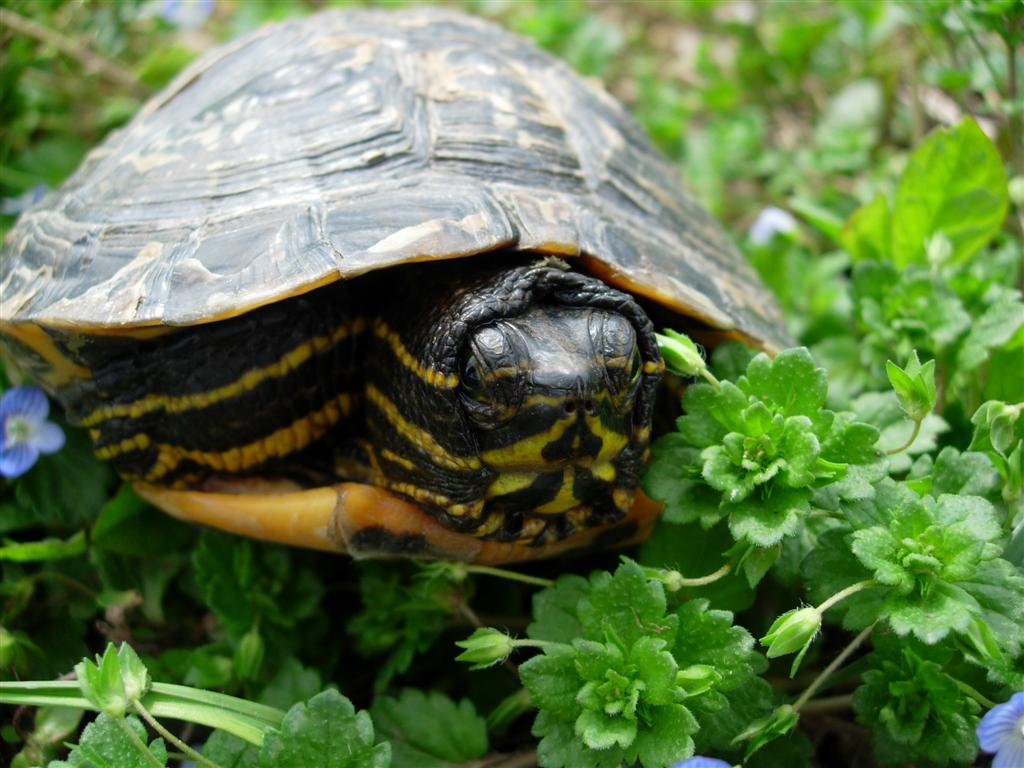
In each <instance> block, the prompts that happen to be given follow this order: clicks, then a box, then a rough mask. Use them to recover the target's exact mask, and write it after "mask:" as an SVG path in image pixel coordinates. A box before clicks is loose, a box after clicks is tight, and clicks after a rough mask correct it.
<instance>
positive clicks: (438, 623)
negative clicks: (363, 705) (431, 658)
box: [347, 563, 469, 692]
mask: <svg viewBox="0 0 1024 768" xmlns="http://www.w3.org/2000/svg"><path fill="white" fill-rule="evenodd" d="M468 588H469V582H463V583H456V582H454V581H453V580H452V578H451V574H450V571H445V572H443V573H441V574H439V575H437V576H435V577H434V578H424V577H423V574H422V573H419V572H417V571H414V570H412V569H411V567H410V566H409V565H408V564H398V563H360V564H359V590H360V592H361V593H362V598H363V610H362V612H361V613H359V614H358V615H357V616H356V617H355V618H353V619H352V620H351V621H349V622H348V624H347V630H348V631H349V633H351V634H352V635H353V637H354V638H355V643H356V649H357V650H358V652H359V653H360V654H362V655H365V656H379V655H384V656H385V658H384V661H383V662H381V663H379V664H378V665H377V677H376V680H375V681H374V687H375V689H376V690H377V691H378V692H380V691H382V690H383V689H384V688H386V687H387V685H388V683H389V682H390V680H391V678H392V677H393V676H394V675H396V674H398V673H401V672H404V671H405V670H406V669H408V668H409V666H410V665H411V664H412V661H413V658H414V657H415V656H416V654H418V653H423V652H424V651H426V650H427V649H428V648H430V647H431V646H432V645H433V644H434V642H435V641H436V640H437V637H438V635H440V634H441V631H442V630H443V629H444V628H445V626H446V624H447V622H448V617H449V616H450V615H451V614H452V612H453V611H454V610H455V609H456V607H457V606H458V604H459V603H460V602H461V601H463V600H465V599H466V598H465V595H464V590H466V589H468Z"/></svg>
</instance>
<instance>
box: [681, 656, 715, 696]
mask: <svg viewBox="0 0 1024 768" xmlns="http://www.w3.org/2000/svg"><path fill="white" fill-rule="evenodd" d="M721 681H722V675H721V674H719V673H718V671H717V670H716V669H715V668H714V667H712V666H710V665H708V664H691V665H690V666H688V667H687V668H686V669H680V670H679V671H678V672H676V685H678V686H679V687H680V688H682V689H683V690H684V691H686V695H687V696H699V695H700V694H702V693H707V692H708V691H710V690H711V689H712V688H714V687H715V686H716V685H717V684H718V683H720V682H721Z"/></svg>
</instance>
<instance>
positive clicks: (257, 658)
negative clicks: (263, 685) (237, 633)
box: [235, 627, 264, 680]
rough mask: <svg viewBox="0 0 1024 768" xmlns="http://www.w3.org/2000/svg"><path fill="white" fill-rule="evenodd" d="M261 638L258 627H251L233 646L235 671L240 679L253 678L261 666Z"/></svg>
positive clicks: (262, 648)
mask: <svg viewBox="0 0 1024 768" xmlns="http://www.w3.org/2000/svg"><path fill="white" fill-rule="evenodd" d="M263 652H264V646H263V638H262V637H261V636H260V631H259V628H258V627H253V628H252V629H250V630H249V631H248V632H246V633H245V634H244V635H243V636H242V640H241V642H239V643H238V647H237V648H235V672H236V673H237V674H238V677H239V679H240V680H255V679H256V677H257V676H258V675H259V673H260V667H262V666H263Z"/></svg>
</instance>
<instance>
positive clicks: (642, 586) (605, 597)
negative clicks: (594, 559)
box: [577, 560, 679, 647]
mask: <svg viewBox="0 0 1024 768" xmlns="http://www.w3.org/2000/svg"><path fill="white" fill-rule="evenodd" d="M577 615H578V616H579V619H580V624H581V626H582V627H583V631H584V634H585V636H586V637H589V638H592V639H595V640H596V639H602V640H603V639H604V638H605V637H607V636H608V635H611V636H612V637H615V638H616V639H617V640H618V641H619V642H621V643H622V644H623V645H624V646H626V647H629V646H632V645H633V643H634V642H636V641H637V640H638V639H639V638H641V637H643V636H644V635H648V634H653V635H654V636H656V637H659V638H661V639H663V640H664V641H665V642H666V643H668V644H669V645H671V643H672V641H673V640H674V639H675V634H676V627H677V626H678V624H679V620H678V619H677V618H676V617H675V616H671V615H666V604H665V590H664V588H663V587H662V585H661V584H660V583H659V582H657V581H651V580H650V579H648V578H647V576H646V575H645V574H644V571H643V569H642V568H641V567H640V566H639V565H637V564H636V563H635V562H633V561H631V560H626V561H625V562H623V563H622V564H621V565H620V566H619V567H618V568H617V569H616V570H615V574H614V575H613V574H610V573H608V572H606V571H597V572H596V573H593V574H591V577H590V594H589V595H588V596H585V597H583V598H582V599H581V600H580V602H579V604H578V606H577Z"/></svg>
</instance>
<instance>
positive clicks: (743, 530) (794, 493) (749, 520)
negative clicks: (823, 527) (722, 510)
mask: <svg viewBox="0 0 1024 768" xmlns="http://www.w3.org/2000/svg"><path fill="white" fill-rule="evenodd" d="M810 498H811V491H810V490H809V489H807V488H775V489H773V491H772V493H771V495H769V496H767V497H763V498H755V497H751V498H750V499H747V500H746V501H742V502H740V503H738V504H731V505H730V513H731V514H730V515H729V530H730V531H731V532H732V535H733V537H734V538H735V539H736V540H737V541H747V542H750V543H751V544H754V545H756V546H758V547H771V546H773V545H775V544H777V543H778V542H779V541H780V540H781V539H782V538H783V537H784V536H788V535H790V534H792V533H795V532H796V530H797V528H798V527H799V526H800V522H801V521H802V520H803V519H804V517H806V515H807V513H808V512H809V511H810Z"/></svg>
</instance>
